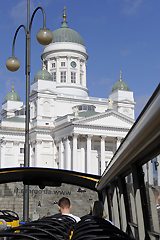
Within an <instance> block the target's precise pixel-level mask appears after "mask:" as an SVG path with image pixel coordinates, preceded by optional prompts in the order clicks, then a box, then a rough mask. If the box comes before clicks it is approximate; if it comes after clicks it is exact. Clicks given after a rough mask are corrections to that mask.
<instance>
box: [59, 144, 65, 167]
mask: <svg viewBox="0 0 160 240" xmlns="http://www.w3.org/2000/svg"><path fill="white" fill-rule="evenodd" d="M59 168H60V169H64V148H63V142H62V140H60V142H59Z"/></svg>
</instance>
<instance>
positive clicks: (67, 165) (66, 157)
mask: <svg viewBox="0 0 160 240" xmlns="http://www.w3.org/2000/svg"><path fill="white" fill-rule="evenodd" d="M64 161H65V169H67V170H71V147H70V141H69V139H68V137H67V138H66V139H65V154H64Z"/></svg>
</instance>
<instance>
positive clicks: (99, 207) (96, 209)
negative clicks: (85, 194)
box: [92, 201, 104, 218]
mask: <svg viewBox="0 0 160 240" xmlns="http://www.w3.org/2000/svg"><path fill="white" fill-rule="evenodd" d="M103 210H104V206H103V203H102V202H101V201H95V202H94V205H93V212H92V215H93V216H95V217H99V218H102V217H103Z"/></svg>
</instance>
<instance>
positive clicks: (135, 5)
mask: <svg viewBox="0 0 160 240" xmlns="http://www.w3.org/2000/svg"><path fill="white" fill-rule="evenodd" d="M142 2H143V0H124V7H123V12H124V13H125V14H126V15H134V14H135V13H136V12H137V10H138V9H139V8H140V6H141V5H142Z"/></svg>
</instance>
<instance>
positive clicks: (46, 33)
mask: <svg viewBox="0 0 160 240" xmlns="http://www.w3.org/2000/svg"><path fill="white" fill-rule="evenodd" d="M38 10H40V11H41V12H42V15H43V28H41V29H40V31H39V32H38V33H37V40H38V42H39V43H40V44H42V45H48V44H49V43H51V42H52V32H51V31H50V30H49V29H47V28H46V15H45V12H44V10H43V8H42V7H37V8H36V9H35V10H34V12H33V14H32V16H31V18H30V0H27V26H25V25H20V26H19V27H18V28H17V30H16V32H15V35H14V38H13V43H12V56H11V57H9V58H8V60H7V62H6V67H7V69H8V70H9V71H12V72H14V71H17V70H18V69H19V67H20V62H19V60H18V58H16V57H15V51H14V50H15V42H16V37H17V34H18V32H19V30H20V29H21V28H23V29H24V32H25V39H26V53H25V54H26V55H25V57H26V58H25V75H26V112H25V145H24V149H25V151H24V167H29V166H30V148H29V122H30V111H29V110H30V109H29V108H30V107H29V94H30V55H31V54H30V51H31V47H30V42H31V28H32V22H33V19H34V16H35V14H36V12H37V11H38ZM28 219H29V186H28V185H24V195H23V220H24V221H28Z"/></svg>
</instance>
